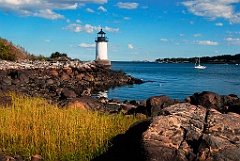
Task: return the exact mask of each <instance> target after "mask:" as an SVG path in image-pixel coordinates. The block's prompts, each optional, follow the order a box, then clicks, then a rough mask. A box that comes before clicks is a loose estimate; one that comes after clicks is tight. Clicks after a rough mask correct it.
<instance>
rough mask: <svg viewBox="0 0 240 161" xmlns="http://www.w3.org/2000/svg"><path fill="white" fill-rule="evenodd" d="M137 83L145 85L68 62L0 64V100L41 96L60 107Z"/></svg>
mask: <svg viewBox="0 0 240 161" xmlns="http://www.w3.org/2000/svg"><path fill="white" fill-rule="evenodd" d="M135 83H137V84H139V83H143V81H141V80H139V79H136V78H133V77H132V76H129V75H126V74H125V73H124V72H122V71H113V70H111V69H109V68H105V67H104V66H100V65H97V64H94V63H92V62H81V61H79V60H70V59H68V58H64V59H63V58H62V59H59V60H57V61H29V60H23V61H21V62H10V61H1V62H0V96H1V93H5V92H9V91H13V92H16V93H24V94H27V95H29V96H40V97H43V98H45V99H46V100H47V101H49V102H52V103H58V104H59V105H61V106H68V103H69V102H76V100H78V99H79V98H83V97H84V96H86V97H87V96H90V95H91V93H92V92H93V91H102V90H106V89H108V88H110V87H111V88H113V87H115V86H123V85H126V84H135ZM85 99H86V98H85Z"/></svg>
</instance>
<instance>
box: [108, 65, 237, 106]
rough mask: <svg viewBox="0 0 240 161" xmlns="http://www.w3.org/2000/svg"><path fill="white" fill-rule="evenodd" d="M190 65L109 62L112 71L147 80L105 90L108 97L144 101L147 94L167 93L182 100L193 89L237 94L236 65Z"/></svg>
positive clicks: (222, 93)
mask: <svg viewBox="0 0 240 161" xmlns="http://www.w3.org/2000/svg"><path fill="white" fill-rule="evenodd" d="M193 65H194V64H190V63H189V64H182V63H174V64H169V63H168V64H166V63H155V62H112V67H111V68H112V69H113V70H122V71H124V72H125V73H126V74H128V75H131V76H133V77H135V78H139V79H142V80H144V81H153V82H147V83H144V84H140V85H127V86H124V87H117V88H114V89H110V90H108V91H107V95H108V98H109V99H112V98H117V99H119V100H122V101H124V100H139V101H142V100H146V99H147V98H149V97H151V96H160V95H167V96H169V97H170V98H171V99H175V98H176V99H179V100H181V101H182V100H184V99H185V98H186V97H187V96H191V95H192V94H194V93H195V92H202V91H212V92H216V93H218V94H220V95H228V94H236V95H238V96H240V65H235V64H234V65H233V64H231V65H230V64H229V65H226V64H205V65H206V66H207V68H206V69H203V70H201V69H195V68H194V67H193Z"/></svg>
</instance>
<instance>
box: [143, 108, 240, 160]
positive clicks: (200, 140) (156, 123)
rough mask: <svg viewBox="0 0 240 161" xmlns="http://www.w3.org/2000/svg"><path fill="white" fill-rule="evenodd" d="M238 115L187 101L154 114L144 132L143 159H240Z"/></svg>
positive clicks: (239, 119)
mask: <svg viewBox="0 0 240 161" xmlns="http://www.w3.org/2000/svg"><path fill="white" fill-rule="evenodd" d="M239 122H240V116H239V115H238V114H234V113H228V114H222V113H220V112H218V111H217V110H215V109H212V108H211V109H206V108H204V107H202V106H195V105H191V104H188V103H181V104H175V105H172V106H169V107H166V108H164V109H163V110H162V113H161V115H160V116H157V117H154V118H153V119H152V122H151V124H150V126H149V128H148V130H147V131H145V132H144V133H143V138H142V145H143V150H144V152H145V155H146V158H145V160H146V161H171V160H181V161H195V160H198V161H219V160H240V148H239V147H240V146H239V145H240V123H239Z"/></svg>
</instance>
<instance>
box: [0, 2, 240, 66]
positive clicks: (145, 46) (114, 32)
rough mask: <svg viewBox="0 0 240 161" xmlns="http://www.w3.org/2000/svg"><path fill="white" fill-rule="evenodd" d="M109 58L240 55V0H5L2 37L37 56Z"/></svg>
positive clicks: (0, 13) (1, 9) (0, 6)
mask: <svg viewBox="0 0 240 161" xmlns="http://www.w3.org/2000/svg"><path fill="white" fill-rule="evenodd" d="M101 28H102V29H103V31H104V32H106V36H107V37H108V38H109V43H108V57H109V59H110V60H117V61H121V60H151V61H152V60H155V59H157V58H164V57H194V56H213V55H224V54H231V55H234V54H238V53H240V0H149V1H146V0H130V1H126V0H122V1H117V0H0V37H2V38H6V39H8V40H9V41H11V42H12V43H14V44H16V45H19V46H21V47H23V48H25V49H26V50H27V51H28V52H29V53H32V54H35V55H40V54H41V55H44V56H50V55H51V53H53V52H56V51H59V52H61V53H67V54H68V56H69V57H71V58H79V59H80V60H93V59H95V38H96V36H97V32H98V31H99V30H100V29H101Z"/></svg>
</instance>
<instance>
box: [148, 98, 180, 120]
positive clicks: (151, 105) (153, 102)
mask: <svg viewBox="0 0 240 161" xmlns="http://www.w3.org/2000/svg"><path fill="white" fill-rule="evenodd" d="M179 102H180V101H179V100H171V99H170V98H169V97H168V96H165V95H163V96H153V97H150V98H148V99H147V101H146V112H147V116H150V117H152V116H158V114H159V113H160V111H161V109H163V108H165V107H167V106H170V105H173V104H176V103H179Z"/></svg>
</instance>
